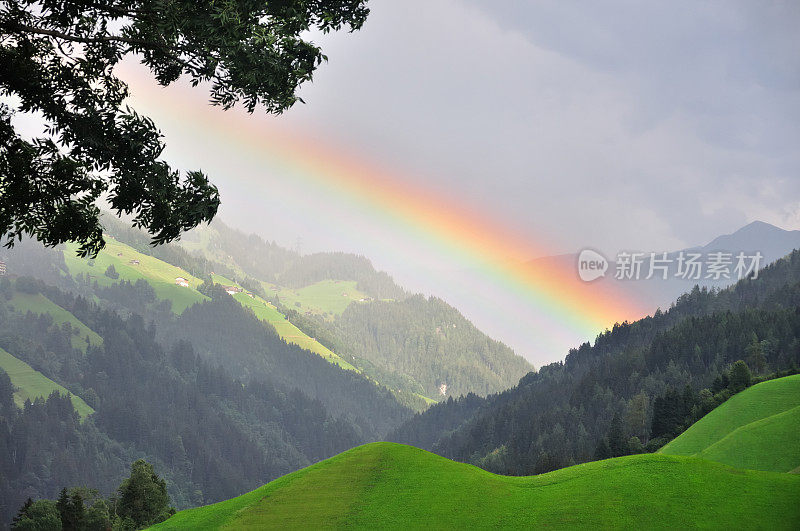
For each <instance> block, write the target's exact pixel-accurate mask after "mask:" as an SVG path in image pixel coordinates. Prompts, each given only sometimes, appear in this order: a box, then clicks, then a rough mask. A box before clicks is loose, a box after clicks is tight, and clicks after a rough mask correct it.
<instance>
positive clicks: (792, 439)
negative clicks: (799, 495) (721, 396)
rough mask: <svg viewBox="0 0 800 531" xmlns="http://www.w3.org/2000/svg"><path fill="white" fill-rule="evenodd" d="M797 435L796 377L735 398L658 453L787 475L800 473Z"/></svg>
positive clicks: (799, 387) (799, 380) (799, 385)
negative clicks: (797, 471) (791, 472)
mask: <svg viewBox="0 0 800 531" xmlns="http://www.w3.org/2000/svg"><path fill="white" fill-rule="evenodd" d="M798 434H800V374H798V375H794V376H786V377H784V378H778V379H775V380H768V381H766V382H762V383H759V384H756V385H754V386H753V387H750V388H748V389H745V390H744V391H742V392H741V393H737V394H736V395H734V396H732V397H731V398H730V399H729V400H727V401H726V402H724V403H723V404H722V405H720V406H719V407H717V408H715V409H714V410H712V411H711V412H710V413H708V414H707V415H706V416H704V417H703V418H702V419H700V420H699V421H697V422H696V423H694V424H693V425H692V426H691V427H690V428H689V429H688V430H686V431H685V432H683V433H682V434H681V435H680V436H678V437H677V438H676V439H674V440H673V441H671V442H670V443H668V444H667V445H666V446H664V447H663V448H662V449H661V450H660V453H662V454H664V455H686V456H697V457H702V458H704V459H708V460H711V461H717V462H720V463H725V464H728V465H731V466H735V467H737V468H747V469H753V470H771V471H775V472H790V471H794V470H798V469H800V444H798V440H797V438H798ZM767 447H768V448H767Z"/></svg>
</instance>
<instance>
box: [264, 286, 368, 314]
mask: <svg viewBox="0 0 800 531" xmlns="http://www.w3.org/2000/svg"><path fill="white" fill-rule="evenodd" d="M261 284H262V286H263V287H264V291H266V292H267V293H272V294H275V295H276V296H277V297H278V299H280V301H281V302H282V303H283V304H284V305H286V306H288V307H290V308H295V309H297V311H299V312H301V313H305V312H310V313H312V314H315V315H325V314H328V315H329V316H331V317H333V316H336V315H341V313H342V312H343V311H345V309H347V307H348V306H350V304H352V303H354V302H364V301H366V300H368V299H369V296H368V295H367V294H366V293H363V292H361V291H359V290H358V288H357V287H356V286H357V284H358V283H357V282H356V281H354V280H321V281H319V282H315V283H314V284H311V285H309V286H305V287H303V288H299V289H290V288H284V287H280V286H278V285H276V284H270V283H269V282H262V283H261Z"/></svg>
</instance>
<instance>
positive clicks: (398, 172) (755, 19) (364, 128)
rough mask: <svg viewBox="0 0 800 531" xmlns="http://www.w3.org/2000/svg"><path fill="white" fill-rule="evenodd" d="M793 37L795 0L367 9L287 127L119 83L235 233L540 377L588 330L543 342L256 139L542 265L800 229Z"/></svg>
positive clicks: (443, 263) (339, 41) (327, 39)
mask: <svg viewBox="0 0 800 531" xmlns="http://www.w3.org/2000/svg"><path fill="white" fill-rule="evenodd" d="M798 26H800V3H797V2H760V3H755V2H702V3H701V2H670V3H663V2H659V3H647V2H645V3H642V2H611V3H609V2H605V3H603V4H602V5H600V4H596V3H577V2H561V1H558V2H556V1H552V2H547V1H544V2H535V3H534V2H522V1H518V2H512V1H508V2H478V1H455V0H437V1H424V2H423V1H403V2H397V1H395V2H375V3H373V4H372V5H371V14H370V16H369V19H368V21H367V23H366V25H365V27H364V28H363V29H362V30H361V31H359V32H355V33H352V34H348V33H344V32H342V33H336V34H331V35H317V36H314V38H315V40H316V42H318V43H319V44H321V45H322V47H323V49H324V52H325V53H326V55H327V56H328V58H329V62H328V63H327V64H324V65H322V67H321V68H320V69H319V70H318V72H317V73H316V74H315V77H314V82H313V83H312V84H308V85H306V86H304V88H303V90H302V92H301V95H302V97H303V98H304V100H305V101H306V105H297V106H295V107H294V108H292V109H291V110H290V111H288V112H286V113H285V114H283V115H281V116H278V117H272V116H270V117H267V116H264V115H263V113H262V114H259V111H256V114H255V115H254V116H252V117H249V116H247V115H246V113H244V112H243V111H242V110H241V109H238V108H234V109H233V110H231V111H228V112H224V113H223V112H222V111H216V110H209V109H208V105H207V93H206V92H205V91H202V90H197V89H194V90H189V89H188V88H187V87H186V86H185V85H183V86H181V85H177V86H173V87H170V88H167V89H162V88H160V87H157V85H156V84H155V81H154V80H153V79H152V77H151V75H150V74H149V73H148V72H147V71H146V70H145V69H144V68H143V67H141V66H140V65H137V64H136V63H135V62H134V61H128V62H126V63H125V64H124V65H123V68H122V69H121V70H120V74H121V75H122V77H123V78H124V79H125V80H126V81H128V82H129V83H130V85H131V89H132V94H133V97H132V99H131V103H132V105H133V106H134V107H135V108H136V109H137V110H138V111H140V112H142V113H144V114H146V115H149V116H150V117H152V118H153V119H154V120H155V122H156V123H157V124H158V125H159V127H161V129H162V131H163V132H164V134H165V136H166V142H167V146H168V148H167V151H166V152H165V158H166V159H167V160H168V161H170V162H171V163H173V164H175V165H176V166H177V167H180V168H183V169H195V168H201V169H203V170H204V171H205V172H207V173H208V174H209V175H210V176H211V178H212V181H213V182H214V183H215V184H216V185H217V186H218V187H219V188H220V192H221V195H222V199H223V204H222V207H221V210H220V214H219V216H220V218H221V219H222V220H223V221H225V222H226V223H229V224H231V225H233V226H235V227H237V228H239V229H242V230H244V231H247V232H255V233H257V234H259V235H260V236H262V237H264V238H265V239H267V240H274V241H276V242H278V243H279V244H281V245H284V246H286V247H291V248H299V249H300V250H301V251H302V252H304V253H309V252H315V251H329V250H339V251H348V252H353V253H357V254H360V255H364V256H366V257H368V258H369V259H371V260H372V261H373V263H374V264H375V266H376V268H378V269H382V270H385V271H388V272H389V273H390V274H392V275H393V276H394V278H395V279H396V280H397V281H398V283H400V284H401V285H403V286H404V287H405V288H407V289H408V290H410V291H421V292H424V293H426V294H431V295H436V296H439V297H441V298H443V299H445V300H447V301H448V302H450V303H452V304H453V305H454V306H456V307H457V308H458V309H459V310H460V311H461V312H463V313H464V314H465V315H466V316H467V317H468V318H470V319H471V320H472V321H473V322H474V323H475V324H476V325H477V326H478V327H479V328H481V329H482V330H484V331H485V332H487V333H488V334H489V335H490V336H492V337H493V338H496V339H498V340H501V341H503V342H505V343H507V344H508V345H510V346H511V347H512V348H514V349H515V351H516V352H517V353H518V354H520V355H523V356H525V357H526V358H527V359H529V360H530V361H531V362H533V363H535V364H536V365H537V366H538V365H540V364H542V363H546V362H550V361H554V360H558V359H562V358H563V357H564V355H565V354H566V350H567V348H569V347H572V346H577V345H578V344H579V343H580V342H582V341H586V340H591V339H593V337H581V336H579V335H572V336H570V335H569V334H567V335H563V334H562V335H558V336H555V337H550V336H549V335H548V334H547V331H546V330H545V329H543V328H542V327H541V326H537V325H536V323H538V322H540V320H537V317H536V315H538V314H542V313H543V312H544V313H546V312H547V308H546V307H545V308H542V307H539V308H529V307H528V306H527V301H526V300H522V299H520V298H518V297H516V296H515V293H513V290H505V291H504V290H500V289H497V288H496V287H495V286H494V285H493V284H491V283H489V282H486V283H484V282H483V280H482V276H481V271H480V268H476V266H475V264H473V263H469V262H463V261H461V260H460V258H459V256H458V255H457V254H453V253H448V252H441V251H440V250H439V249H437V248H436V245H434V244H432V243H431V242H429V241H425V240H424V238H423V239H421V238H420V237H419V231H416V232H415V231H410V230H408V229H407V228H406V227H404V226H403V224H402V223H400V222H397V221H396V220H392V219H390V218H387V217H384V216H381V215H380V213H376V211H375V210H376V209H375V208H372V209H370V207H369V206H368V205H365V204H363V202H359V201H352V202H347V201H343V200H338V199H336V200H334V199H332V198H331V196H330V195H329V194H328V193H327V192H326V191H325V190H322V189H320V187H319V186H315V183H314V182H313V181H312V180H309V179H302V178H295V177H294V176H293V175H292V172H291V171H287V170H286V168H285V165H283V164H281V163H280V162H276V157H273V156H269V155H267V156H265V155H264V153H263V150H261V149H260V148H259V147H258V141H259V138H258V137H259V133H258V131H259V127H264V128H268V129H269V130H270V134H271V135H273V136H274V135H277V136H283V135H285V136H286V138H291V139H294V140H293V142H294V143H295V144H304V145H308V146H325V149H326V150H328V151H329V152H335V153H337V154H339V155H341V156H342V157H344V158H346V159H348V160H356V161H360V162H362V163H363V164H365V165H367V166H368V167H371V168H380V169H382V170H385V171H388V172H391V174H392V175H394V176H399V177H400V179H401V180H402V181H404V182H406V183H408V184H409V185H411V186H413V187H414V189H417V190H425V191H426V193H427V194H429V195H430V196H431V197H435V198H440V199H441V200H442V201H443V202H447V203H448V204H449V203H455V204H458V205H460V206H461V207H463V208H465V209H468V210H469V211H472V212H475V213H476V215H479V216H480V217H485V218H488V219H491V220H493V221H494V222H496V223H497V224H498V225H500V226H503V227H506V228H508V230H509V231H511V232H514V233H518V234H522V235H523V237H524V238H527V239H529V240H530V241H531V242H535V244H534V245H532V248H535V249H536V250H537V256H529V257H528V258H529V259H534V258H538V257H539V256H544V255H558V254H563V253H574V252H576V251H577V250H579V249H581V248H584V247H591V248H594V249H599V250H602V251H604V252H606V253H611V254H613V253H616V252H617V251H618V250H619V249H641V250H643V251H672V250H675V249H681V248H685V247H689V246H694V245H702V244H705V243H708V241H710V240H712V239H713V238H714V237H716V236H719V235H721V234H727V233H731V232H733V231H735V230H736V229H738V228H739V227H741V226H743V225H745V224H747V223H749V222H751V221H754V220H762V221H765V222H768V223H772V224H774V225H777V226H779V227H781V228H784V229H800V179H798V175H797V174H798V169H800V152H798V150H797V146H798V145H800V32H797V31H796V28H797V27H798ZM176 102H180V105H181V107H180V109H181V110H180V111H178V110H176V109H177V108H178V107H177V105H178V104H177V103H176ZM245 120H247V121H249V123H250V125H249V126H248V128H247V129H244V130H241V129H239V128H240V124H242V123H244V121H245ZM226 124H227V125H226ZM264 141H266V140H264ZM278 158H279V157H278ZM333 182H334V184H335V181H333ZM654 190H657V193H653V191H654ZM380 209H381V205H378V206H377V210H378V211H380ZM491 258H497V259H507V258H508V257H491ZM517 259H519V258H517ZM609 324H612V323H609ZM598 331H599V330H598Z"/></svg>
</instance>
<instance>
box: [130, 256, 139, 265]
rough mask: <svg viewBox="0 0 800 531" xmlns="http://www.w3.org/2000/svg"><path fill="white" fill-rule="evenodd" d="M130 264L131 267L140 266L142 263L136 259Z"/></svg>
mask: <svg viewBox="0 0 800 531" xmlns="http://www.w3.org/2000/svg"><path fill="white" fill-rule="evenodd" d="M128 263H129V264H130V265H139V263H140V262H139V260H137V259H135V258H134V259H133V260H131V261H130V262H128Z"/></svg>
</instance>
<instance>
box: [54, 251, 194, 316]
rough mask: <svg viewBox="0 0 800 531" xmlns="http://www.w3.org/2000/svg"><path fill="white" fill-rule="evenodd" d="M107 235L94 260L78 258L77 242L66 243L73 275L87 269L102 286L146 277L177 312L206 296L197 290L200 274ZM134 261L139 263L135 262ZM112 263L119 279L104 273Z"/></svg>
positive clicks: (157, 294)
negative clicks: (181, 281)
mask: <svg viewBox="0 0 800 531" xmlns="http://www.w3.org/2000/svg"><path fill="white" fill-rule="evenodd" d="M105 238H106V247H105V249H103V250H102V251H100V254H98V255H97V258H95V259H94V261H89V260H86V259H83V258H78V257H77V256H76V255H75V251H76V250H77V246H76V245H75V244H67V248H66V249H65V251H64V260H65V261H66V263H67V267H68V268H69V272H70V274H71V275H73V276H75V275H77V274H79V273H85V274H86V275H89V277H90V278H91V279H92V280H96V281H97V283H98V284H100V285H101V286H109V285H111V284H113V283H115V282H118V281H119V280H128V281H131V282H135V281H137V280H139V279H144V280H146V281H147V282H149V283H150V285H151V286H153V290H155V292H156V296H157V297H158V298H159V299H164V300H169V301H171V303H172V311H173V312H175V313H182V312H183V311H184V310H185V309H186V308H188V307H189V306H191V305H192V304H195V303H197V302H201V301H203V300H207V297H206V296H205V295H203V294H202V293H200V292H199V291H197V287H198V286H199V285H200V284H202V280H200V279H199V278H197V277H193V276H192V275H190V274H189V273H187V272H186V271H184V270H183V269H181V268H180V267H177V266H174V265H172V264H168V263H167V262H164V261H162V260H159V259H158V258H154V257H152V256H148V255H146V254H143V253H140V252H139V251H137V250H135V249H134V248H132V247H130V246H128V245H125V244H124V243H120V242H118V241H117V240H115V239H114V238H111V237H110V236H108V235H105ZM134 261H138V262H139V263H138V264H136V263H134ZM90 264H93V265H90ZM110 265H113V266H114V269H116V270H117V273H119V279H118V280H114V279H111V278H109V277H107V276H106V275H105V272H106V269H108V266H110ZM177 277H183V278H185V279H187V280H188V282H189V287H188V288H187V287H182V286H178V285H176V284H175V279H176V278H177Z"/></svg>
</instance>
